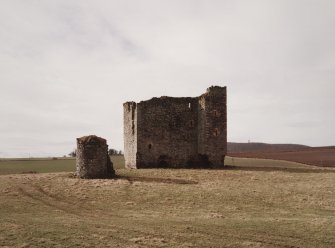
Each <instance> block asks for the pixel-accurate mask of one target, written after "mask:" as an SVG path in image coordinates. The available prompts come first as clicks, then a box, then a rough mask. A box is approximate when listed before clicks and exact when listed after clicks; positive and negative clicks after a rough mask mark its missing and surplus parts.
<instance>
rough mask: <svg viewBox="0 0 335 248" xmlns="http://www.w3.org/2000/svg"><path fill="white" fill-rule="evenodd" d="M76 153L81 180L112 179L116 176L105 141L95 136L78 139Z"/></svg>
mask: <svg viewBox="0 0 335 248" xmlns="http://www.w3.org/2000/svg"><path fill="white" fill-rule="evenodd" d="M76 153H77V154H76V169H77V173H76V174H77V176H78V177H79V178H110V177H112V176H114V175H115V172H114V169H113V167H112V166H113V164H112V162H111V160H110V157H109V156H108V145H107V141H106V140H105V139H103V138H100V137H97V136H95V135H89V136H84V137H81V138H78V139H77V152H76Z"/></svg>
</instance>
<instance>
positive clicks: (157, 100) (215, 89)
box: [123, 86, 226, 107]
mask: <svg viewBox="0 0 335 248" xmlns="http://www.w3.org/2000/svg"><path fill="white" fill-rule="evenodd" d="M225 93H226V86H224V87H221V86H211V87H209V88H207V90H206V93H204V94H202V95H201V96H198V97H171V96H161V97H153V98H151V99H149V100H144V101H140V102H139V103H136V102H133V101H130V102H125V103H124V104H123V106H124V107H125V106H128V107H130V106H134V105H135V106H136V105H137V104H144V105H146V104H149V105H150V104H161V103H184V102H192V101H195V100H197V99H199V98H200V97H202V96H205V95H206V96H207V95H212V94H215V95H216V94H218V95H221V94H225Z"/></svg>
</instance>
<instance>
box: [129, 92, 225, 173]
mask: <svg viewBox="0 0 335 248" xmlns="http://www.w3.org/2000/svg"><path fill="white" fill-rule="evenodd" d="M123 108H124V154H125V165H126V167H128V168H155V167H176V168H178V167H179V168H182V167H191V168H193V167H222V166H224V158H225V155H226V153H227V105H226V87H219V86H212V87H210V88H208V89H207V91H206V93H204V94H203V95H201V96H199V97H193V98H192V97H178V98H176V97H166V96H162V97H160V98H152V99H150V100H148V101H141V102H140V103H135V102H126V103H124V104H123Z"/></svg>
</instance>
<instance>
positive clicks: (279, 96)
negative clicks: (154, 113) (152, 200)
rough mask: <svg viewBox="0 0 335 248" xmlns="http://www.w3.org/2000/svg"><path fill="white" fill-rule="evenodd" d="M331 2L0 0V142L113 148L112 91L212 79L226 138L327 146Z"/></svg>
mask: <svg viewBox="0 0 335 248" xmlns="http://www.w3.org/2000/svg"><path fill="white" fill-rule="evenodd" d="M334 7H335V6H334V3H333V1H312V0H310V1H294V2H292V1H282V0H281V1H279V0H278V1H265V0H264V1H260V0H259V1H252V2H251V1H208V2H203V1H182V2H181V1H102V0H98V1H94V2H93V1H85V2H83V1H65V0H61V1H37V0H35V1H29V2H27V1H20V0H13V1H7V2H6V3H5V4H3V5H2V7H1V9H0V86H1V91H0V111H1V122H0V137H1V142H0V152H3V153H5V154H6V155H7V156H26V155H27V154H32V155H34V156H36V155H40V154H50V155H63V154H67V153H68V152H70V151H71V150H72V149H73V148H74V146H75V138H76V137H79V136H81V135H87V134H90V133H91V134H97V135H101V136H103V137H105V138H107V139H108V143H109V145H110V147H113V148H116V149H123V140H122V128H123V127H122V103H123V102H125V101H128V100H133V101H140V100H145V99H149V98H151V97H153V96H160V95H170V96H198V95H200V94H202V93H203V92H204V91H205V89H206V88H207V87H208V86H210V85H212V84H220V85H227V86H228V111H229V112H228V121H229V122H228V127H229V129H228V137H229V140H231V141H247V140H248V139H252V140H255V141H265V142H280V143H285V142H292V143H303V144H307V145H333V141H334V138H335V132H334V129H333V125H334V122H335V117H334V115H333V114H332V112H333V110H332V106H335V100H334V99H335V98H334V97H333V93H334V92H335V85H334V83H333V82H334V78H335V68H334V67H335V49H334V46H333V44H334V43H335V34H334V32H333V27H334V24H335V16H334V14H333V13H332V10H333V9H334ZM311 123H312V124H313V125H311ZM306 133H307V134H308V135H306Z"/></svg>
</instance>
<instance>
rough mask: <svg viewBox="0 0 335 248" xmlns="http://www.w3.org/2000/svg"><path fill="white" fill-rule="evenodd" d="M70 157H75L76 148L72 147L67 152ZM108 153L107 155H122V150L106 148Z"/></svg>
mask: <svg viewBox="0 0 335 248" xmlns="http://www.w3.org/2000/svg"><path fill="white" fill-rule="evenodd" d="M68 155H69V156H70V157H75V156H76V155H77V149H74V150H73V151H72V152H70V153H69V154H68ZM108 155H109V156H121V155H123V152H122V150H116V149H113V148H111V149H108Z"/></svg>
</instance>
